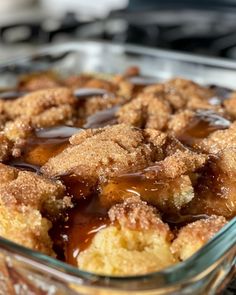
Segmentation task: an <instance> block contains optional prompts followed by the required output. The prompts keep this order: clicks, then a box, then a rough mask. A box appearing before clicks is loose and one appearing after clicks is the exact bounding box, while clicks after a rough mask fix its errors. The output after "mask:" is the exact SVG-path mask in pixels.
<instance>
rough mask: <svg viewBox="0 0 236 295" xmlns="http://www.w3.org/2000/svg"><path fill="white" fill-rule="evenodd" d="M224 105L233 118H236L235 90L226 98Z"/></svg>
mask: <svg viewBox="0 0 236 295" xmlns="http://www.w3.org/2000/svg"><path fill="white" fill-rule="evenodd" d="M223 104H224V107H225V109H226V111H227V113H228V114H229V115H230V116H231V117H232V119H234V120H235V119H236V92H233V93H232V94H231V96H230V97H229V98H228V99H226V100H224V103H223Z"/></svg>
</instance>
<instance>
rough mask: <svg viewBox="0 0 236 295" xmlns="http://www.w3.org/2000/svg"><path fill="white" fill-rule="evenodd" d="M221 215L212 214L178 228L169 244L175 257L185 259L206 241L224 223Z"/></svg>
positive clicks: (224, 220)
mask: <svg viewBox="0 0 236 295" xmlns="http://www.w3.org/2000/svg"><path fill="white" fill-rule="evenodd" d="M226 223H227V222H226V219H225V218H224V217H223V216H216V215H212V216H210V217H208V218H206V219H200V220H198V221H195V222H193V223H190V224H188V225H186V226H184V227H183V228H181V229H180V231H179V233H178V235H177V238H176V239H175V240H174V242H173V243H172V246H171V250H172V252H173V253H174V255H175V256H176V257H178V258H179V259H181V260H185V259H187V258H188V257H190V256H192V255H193V254H194V253H195V252H196V251H197V250H199V249H200V248H201V247H202V246H203V245H204V244H205V243H207V242H208V241H209V240H210V239H211V238H212V237H213V236H214V235H215V234H216V233H217V232H218V231H219V230H220V229H221V228H222V227H223V226H224V225H225V224H226Z"/></svg>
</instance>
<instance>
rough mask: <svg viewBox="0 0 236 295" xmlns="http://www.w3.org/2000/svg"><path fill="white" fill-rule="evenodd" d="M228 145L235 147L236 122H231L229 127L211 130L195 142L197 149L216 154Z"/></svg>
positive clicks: (228, 146)
mask: <svg viewBox="0 0 236 295" xmlns="http://www.w3.org/2000/svg"><path fill="white" fill-rule="evenodd" d="M230 147H232V148H234V147H236V123H233V124H231V126H230V127H229V129H226V130H218V131H215V132H213V133H212V134H210V135H209V136H208V137H207V138H205V139H203V140H202V141H201V142H200V143H199V144H197V148H198V149H200V150H202V151H203V152H206V153H210V154H217V153H218V152H220V151H222V150H224V149H226V148H230Z"/></svg>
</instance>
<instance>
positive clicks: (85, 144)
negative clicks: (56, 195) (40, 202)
mask: <svg viewBox="0 0 236 295" xmlns="http://www.w3.org/2000/svg"><path fill="white" fill-rule="evenodd" d="M70 142H71V146H70V147H68V148H67V149H66V150H64V151H63V152H62V153H60V154H59V155H57V156H56V157H54V158H51V159H50V160H49V161H48V162H47V163H46V164H45V165H44V166H43V167H42V171H43V173H45V174H46V175H49V176H55V175H62V174H67V173H75V174H77V175H79V176H81V177H82V178H83V179H85V180H88V181H91V182H94V181H98V180H99V181H104V180H105V179H106V178H109V177H112V176H115V175H118V174H121V173H126V172H132V171H135V170H137V169H139V167H145V166H147V165H148V164H149V163H150V162H152V161H153V160H155V157H157V156H158V155H157V154H158V150H157V149H155V148H154V147H153V146H152V148H151V146H150V143H149V142H148V141H147V140H146V136H145V133H144V132H143V131H142V130H138V129H136V128H134V127H131V126H127V125H125V124H120V125H115V126H111V127H105V128H100V129H93V130H86V131H83V132H81V133H78V134H76V135H74V136H72V138H71V139H70Z"/></svg>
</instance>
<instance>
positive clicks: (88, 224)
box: [51, 183, 109, 266]
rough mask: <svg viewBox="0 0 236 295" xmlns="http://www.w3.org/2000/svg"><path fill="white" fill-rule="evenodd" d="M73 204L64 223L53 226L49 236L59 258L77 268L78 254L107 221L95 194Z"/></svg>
mask: <svg viewBox="0 0 236 295" xmlns="http://www.w3.org/2000/svg"><path fill="white" fill-rule="evenodd" d="M65 184H66V183H65ZM75 187H76V184H75V186H74V189H76V188H75ZM70 189H71V184H70ZM75 203H76V205H75V207H74V208H73V209H71V210H69V211H68V212H67V216H68V217H67V220H66V222H65V223H60V224H55V225H54V227H53V229H52V230H51V236H52V238H53V240H54V243H55V250H56V252H57V254H58V256H59V258H60V259H62V260H65V261H66V262H68V263H70V264H72V265H75V266H77V260H76V258H77V256H78V255H79V253H80V252H81V251H83V250H85V249H86V248H87V247H88V246H89V245H90V243H91V241H92V238H93V237H94V235H95V234H96V233H97V232H98V231H100V230H101V229H103V228H105V227H106V226H107V225H109V219H108V216H107V211H106V210H105V209H104V208H103V207H102V206H101V204H100V202H99V200H98V197H97V196H96V195H95V194H94V195H91V196H90V197H88V198H87V199H80V200H79V201H78V200H77V201H76V202H75Z"/></svg>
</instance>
